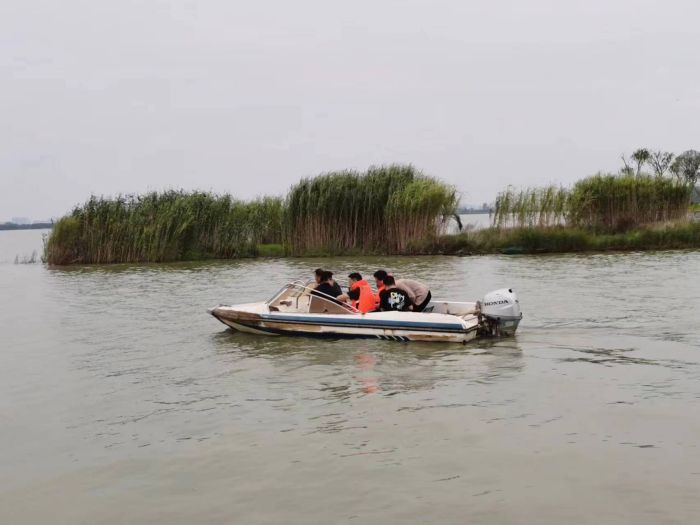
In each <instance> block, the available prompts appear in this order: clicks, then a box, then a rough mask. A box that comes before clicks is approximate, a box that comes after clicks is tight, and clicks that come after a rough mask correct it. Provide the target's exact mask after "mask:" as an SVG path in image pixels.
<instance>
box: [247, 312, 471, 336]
mask: <svg viewBox="0 0 700 525" xmlns="http://www.w3.org/2000/svg"><path fill="white" fill-rule="evenodd" d="M261 317H262V319H263V321H272V322H275V323H293V324H313V325H321V326H343V327H351V328H378V329H382V330H397V329H398V330H402V329H406V330H421V331H431V332H449V333H462V332H465V329H464V327H463V326H462V325H460V324H444V323H442V324H439V323H421V322H413V321H391V320H377V321H372V320H367V319H358V318H357V317H355V318H353V319H352V320H347V321H346V320H344V319H319V318H318V317H301V316H300V317H291V316H284V317H280V316H276V315H270V314H263V315H262V316H261Z"/></svg>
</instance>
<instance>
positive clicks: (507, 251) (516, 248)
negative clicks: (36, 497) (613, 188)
mask: <svg viewBox="0 0 700 525" xmlns="http://www.w3.org/2000/svg"><path fill="white" fill-rule="evenodd" d="M661 250H691V251H692V250H700V222H682V223H672V224H665V225H650V226H648V227H645V228H637V229H634V230H630V231H628V232H625V233H615V234H610V233H595V232H591V231H587V230H584V229H579V228H571V227H564V226H559V227H530V228H527V227H526V228H508V229H497V228H485V229H482V230H475V231H472V232H464V233H458V234H447V235H441V236H439V237H437V238H434V239H432V240H427V241H419V242H413V243H411V242H409V245H408V248H407V250H406V251H405V252H404V253H389V252H386V253H369V252H366V253H362V252H359V251H358V252H355V251H344V252H337V253H330V252H328V253H324V252H313V251H310V252H307V253H303V254H291V253H289V252H288V251H287V250H286V249H285V247H284V246H283V245H281V244H259V245H258V246H257V253H256V254H251V255H244V256H239V257H214V256H211V254H200V256H198V257H191V255H192V254H191V253H190V254H189V255H190V257H187V256H184V257H182V258H172V259H168V260H125V261H111V262H108V263H89V262H82V261H79V260H76V261H74V262H72V263H70V264H64V265H56V264H50V265H49V266H56V267H69V266H102V265H104V264H139V263H141V264H151V263H156V264H157V263H187V262H199V261H236V260H244V259H303V258H315V257H382V256H386V257H394V256H406V257H412V256H413V257H415V256H438V255H442V256H453V257H469V256H479V255H545V254H560V255H563V254H570V253H573V254H584V253H589V254H596V253H631V252H648V251H661Z"/></svg>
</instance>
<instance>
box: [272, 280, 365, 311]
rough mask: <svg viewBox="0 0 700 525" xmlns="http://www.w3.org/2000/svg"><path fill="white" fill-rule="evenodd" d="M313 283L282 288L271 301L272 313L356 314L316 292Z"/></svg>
mask: <svg viewBox="0 0 700 525" xmlns="http://www.w3.org/2000/svg"><path fill="white" fill-rule="evenodd" d="M311 285H312V283H311V282H309V283H305V282H303V281H295V282H293V283H289V284H287V285H286V286H284V287H282V288H281V289H280V290H279V291H278V292H277V293H276V294H275V295H274V296H273V297H272V298H271V299H270V300H269V301H267V304H268V307H269V308H270V311H273V312H289V313H310V314H336V315H337V314H354V313H357V310H356V309H355V308H353V307H352V306H350V305H347V304H341V303H339V302H337V301H335V300H334V299H333V298H332V297H331V296H329V295H325V294H321V293H320V292H316V293H314V294H312V293H311V292H313V291H314V289H313V288H312V286H311Z"/></svg>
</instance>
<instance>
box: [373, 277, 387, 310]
mask: <svg viewBox="0 0 700 525" xmlns="http://www.w3.org/2000/svg"><path fill="white" fill-rule="evenodd" d="M388 276H389V274H388V273H387V272H386V270H377V271H376V272H374V282H375V283H376V284H377V293H376V294H375V295H374V305H375V308H376V307H379V303H380V301H381V297H380V296H381V293H382V290H384V288H385V286H384V279H386V278H387V277H388Z"/></svg>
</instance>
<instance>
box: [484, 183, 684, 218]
mask: <svg viewBox="0 0 700 525" xmlns="http://www.w3.org/2000/svg"><path fill="white" fill-rule="evenodd" d="M690 190H691V188H689V187H688V185H686V184H682V183H679V182H677V181H676V180H674V179H671V178H668V177H652V176H649V175H640V176H631V175H608V174H603V173H598V174H596V175H593V176H592V177H587V178H585V179H583V180H580V181H578V182H577V183H576V184H575V185H574V187H573V188H572V189H571V190H567V189H565V188H562V187H557V186H547V187H545V188H528V189H526V190H520V191H515V190H514V189H513V188H512V187H508V188H507V189H506V190H505V191H504V192H501V193H500V194H499V195H498V197H497V199H496V206H495V210H494V216H493V225H494V226H495V227H497V228H504V227H516V228H525V227H530V228H531V227H535V226H536V227H541V228H542V227H551V226H559V225H564V224H568V225H570V226H575V227H579V228H591V229H594V230H598V231H603V232H619V231H625V230H628V229H630V228H634V227H638V226H641V225H644V224H652V223H658V222H666V221H675V220H680V219H683V218H684V217H685V216H686V214H687V210H688V203H689V199H690Z"/></svg>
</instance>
